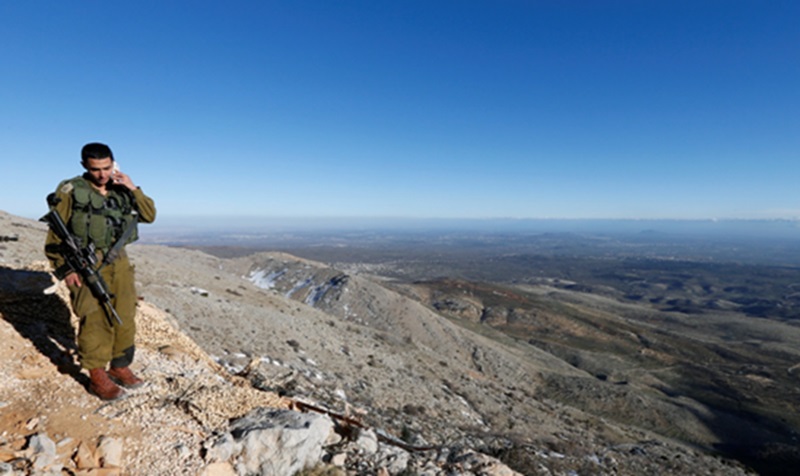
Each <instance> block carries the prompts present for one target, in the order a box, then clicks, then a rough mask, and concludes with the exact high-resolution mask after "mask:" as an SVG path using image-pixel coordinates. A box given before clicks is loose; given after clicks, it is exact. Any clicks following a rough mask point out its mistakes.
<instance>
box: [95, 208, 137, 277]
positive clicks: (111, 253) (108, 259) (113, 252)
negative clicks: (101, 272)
mask: <svg viewBox="0 0 800 476" xmlns="http://www.w3.org/2000/svg"><path fill="white" fill-rule="evenodd" d="M138 221H139V215H138V214H136V213H134V215H133V220H132V221H131V222H130V223H128V226H127V227H126V228H125V231H123V232H122V236H120V237H119V239H118V240H117V241H116V242H115V243H114V245H113V246H112V247H111V248H110V249H109V250H108V253H106V255H105V256H104V257H103V264H102V265H101V266H100V269H102V268H103V267H104V266H106V265H109V264H111V263H113V262H114V260H115V259H117V257H119V254H120V252H121V251H122V247H123V246H125V242H127V241H128V238H130V237H131V235H132V234H133V230H135V229H136V223H137V222H138Z"/></svg>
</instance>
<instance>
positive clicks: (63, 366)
mask: <svg viewBox="0 0 800 476" xmlns="http://www.w3.org/2000/svg"><path fill="white" fill-rule="evenodd" d="M52 284H53V281H52V279H51V277H50V274H49V273H45V272H42V271H29V270H19V269H11V268H7V267H3V266H0V314H2V317H3V319H5V320H6V321H7V322H8V323H9V324H11V325H12V326H14V329H16V331H17V332H18V333H19V334H20V335H21V336H22V337H24V338H26V339H28V340H29V341H30V342H31V343H32V344H33V345H34V346H35V347H36V349H38V350H39V352H41V354H42V355H44V356H45V357H47V358H48V359H50V361H51V362H52V363H53V365H55V366H56V367H57V368H58V371H59V372H61V373H62V374H66V375H70V376H71V377H72V378H74V379H75V380H76V381H77V382H78V383H80V384H81V385H83V386H88V384H89V378H88V377H87V376H86V375H84V374H82V373H81V368H80V366H79V365H78V364H77V362H76V359H75V357H74V356H75V355H77V346H76V344H75V329H74V328H73V327H72V324H71V322H70V315H71V313H70V310H69V307H68V304H67V303H65V302H64V301H63V300H62V299H61V298H59V297H58V296H57V295H56V294H44V290H45V289H46V288H48V287H50V286H51V285H52Z"/></svg>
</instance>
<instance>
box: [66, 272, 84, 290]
mask: <svg viewBox="0 0 800 476" xmlns="http://www.w3.org/2000/svg"><path fill="white" fill-rule="evenodd" d="M64 283H66V285H67V286H74V287H76V288H79V287H81V277H80V275H79V274H78V273H76V272H74V271H73V272H72V273H69V274H68V275H66V276H64Z"/></svg>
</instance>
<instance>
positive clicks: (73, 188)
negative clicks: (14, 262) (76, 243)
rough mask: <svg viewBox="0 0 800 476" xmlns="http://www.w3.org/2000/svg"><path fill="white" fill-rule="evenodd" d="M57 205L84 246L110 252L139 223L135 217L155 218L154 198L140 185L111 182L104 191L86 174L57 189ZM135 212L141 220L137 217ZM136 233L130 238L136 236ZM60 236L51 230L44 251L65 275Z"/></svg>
mask: <svg viewBox="0 0 800 476" xmlns="http://www.w3.org/2000/svg"><path fill="white" fill-rule="evenodd" d="M55 199H56V200H55V201H56V204H55V209H56V211H57V213H58V214H59V215H61V218H62V219H63V220H64V223H66V224H67V227H68V228H69V230H70V232H71V233H72V234H73V235H75V236H76V237H77V238H78V239H79V240H80V241H81V246H87V245H89V244H90V243H91V244H93V245H94V246H95V248H96V249H97V250H98V251H99V252H100V253H101V254H103V253H107V252H108V250H109V249H110V248H111V247H112V246H114V244H115V243H116V241H117V240H118V239H119V238H120V236H121V235H122V234H123V232H124V230H125V228H126V227H128V226H136V221H138V222H141V223H152V222H153V221H154V220H155V218H156V208H155V203H154V202H153V200H152V199H151V198H150V197H148V196H147V195H145V194H144V192H142V190H141V188H137V189H136V190H133V191H131V190H128V189H127V188H125V187H122V186H115V185H113V184H109V185H108V187H107V193H106V194H105V195H103V194H101V193H100V192H99V191H98V190H97V189H96V188H95V187H94V186H93V185H92V184H91V182H90V181H89V180H88V179H86V178H85V177H83V176H78V177H74V178H72V179H68V180H65V181H63V182H61V183H60V184H59V186H58V188H57V189H56V191H55ZM134 213H135V214H137V215H138V217H137V218H138V220H135V219H134ZM137 237H138V236H137V233H136V232H135V230H134V233H133V234H132V235H131V237H130V238H129V240H128V242H131V241H134V240H136V239H137ZM59 244H60V240H59V238H58V237H57V236H56V235H55V233H53V232H52V231H50V232H49V233H48V236H47V241H46V243H45V254H46V255H47V258H48V259H49V260H50V262H51V264H52V265H53V268H54V269H55V270H56V276H57V277H59V278H63V276H64V275H65V274H66V272H67V271H68V270H65V269H64V264H65V260H64V258H63V257H62V256H61V254H60V253H59V252H58V249H59Z"/></svg>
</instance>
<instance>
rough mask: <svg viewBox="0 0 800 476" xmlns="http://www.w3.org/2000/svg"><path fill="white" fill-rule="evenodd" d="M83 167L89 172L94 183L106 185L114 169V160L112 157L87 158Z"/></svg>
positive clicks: (100, 185) (99, 185)
mask: <svg viewBox="0 0 800 476" xmlns="http://www.w3.org/2000/svg"><path fill="white" fill-rule="evenodd" d="M83 167H84V168H85V169H86V172H87V173H88V174H89V178H91V180H92V183H94V184H95V185H97V186H98V187H105V186H106V184H108V181H109V180H111V173H112V172H113V171H114V161H113V160H111V157H106V158H105V159H86V161H85V162H84V163H83Z"/></svg>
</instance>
